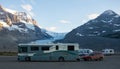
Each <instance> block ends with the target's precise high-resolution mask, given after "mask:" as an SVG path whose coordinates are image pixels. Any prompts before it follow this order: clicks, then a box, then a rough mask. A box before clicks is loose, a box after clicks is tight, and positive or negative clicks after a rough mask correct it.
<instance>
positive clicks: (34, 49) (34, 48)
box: [31, 46, 39, 51]
mask: <svg viewBox="0 0 120 69" xmlns="http://www.w3.org/2000/svg"><path fill="white" fill-rule="evenodd" d="M31 51H39V47H37V46H32V47H31Z"/></svg>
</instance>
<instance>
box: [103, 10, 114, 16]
mask: <svg viewBox="0 0 120 69" xmlns="http://www.w3.org/2000/svg"><path fill="white" fill-rule="evenodd" d="M103 14H104V15H116V13H115V12H114V11H112V10H106V11H104V12H103Z"/></svg>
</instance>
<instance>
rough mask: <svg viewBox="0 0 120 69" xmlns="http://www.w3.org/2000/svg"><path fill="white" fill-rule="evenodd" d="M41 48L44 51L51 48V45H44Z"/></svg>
mask: <svg viewBox="0 0 120 69" xmlns="http://www.w3.org/2000/svg"><path fill="white" fill-rule="evenodd" d="M41 50H42V51H44V50H49V47H48V46H45V47H42V48H41Z"/></svg>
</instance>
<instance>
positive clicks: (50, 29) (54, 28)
mask: <svg viewBox="0 0 120 69" xmlns="http://www.w3.org/2000/svg"><path fill="white" fill-rule="evenodd" d="M56 29H57V28H56V27H47V28H46V30H49V31H55V30H56Z"/></svg>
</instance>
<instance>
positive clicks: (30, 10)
mask: <svg viewBox="0 0 120 69" xmlns="http://www.w3.org/2000/svg"><path fill="white" fill-rule="evenodd" d="M21 7H22V8H23V9H24V10H25V11H27V13H28V14H29V15H31V16H34V13H33V12H32V9H33V7H32V6H31V5H30V4H23V5H21Z"/></svg>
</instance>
